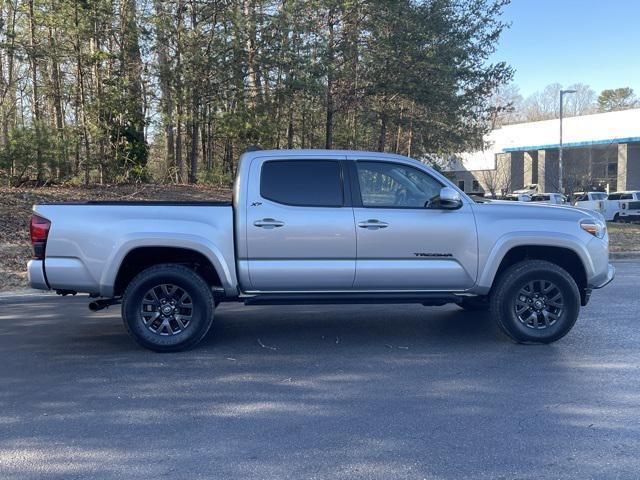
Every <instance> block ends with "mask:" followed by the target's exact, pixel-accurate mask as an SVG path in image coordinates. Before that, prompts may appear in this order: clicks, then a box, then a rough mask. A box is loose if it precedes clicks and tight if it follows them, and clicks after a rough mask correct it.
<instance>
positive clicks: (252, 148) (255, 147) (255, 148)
mask: <svg viewBox="0 0 640 480" xmlns="http://www.w3.org/2000/svg"><path fill="white" fill-rule="evenodd" d="M260 150H262V147H261V146H260V145H255V144H252V145H249V146H248V147H247V148H246V149H245V153H246V152H258V151H260Z"/></svg>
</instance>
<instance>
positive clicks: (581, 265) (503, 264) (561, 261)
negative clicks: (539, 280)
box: [478, 236, 593, 302]
mask: <svg viewBox="0 0 640 480" xmlns="http://www.w3.org/2000/svg"><path fill="white" fill-rule="evenodd" d="M526 259H537V260H547V261H549V262H552V263H554V264H556V265H558V266H559V267H561V268H563V269H564V270H566V271H567V272H568V273H569V274H570V275H571V277H572V278H573V279H574V281H575V282H576V284H577V285H578V289H579V290H580V295H581V297H582V298H581V300H582V302H584V301H585V299H586V296H587V287H588V278H589V276H590V275H591V272H593V265H592V263H591V259H590V257H589V255H588V253H587V251H586V249H585V248H584V247H582V245H581V243H579V241H578V240H577V239H576V240H573V239H567V238H565V237H561V236H558V237H556V238H555V239H553V241H549V240H548V239H547V241H544V240H543V239H540V238H538V239H535V238H532V239H530V241H525V239H511V241H507V242H502V244H501V245H497V246H496V247H495V248H494V249H493V251H492V252H491V254H490V255H489V257H488V259H487V261H486V263H485V268H484V269H483V270H482V272H481V275H480V276H479V281H478V291H479V293H482V294H488V293H489V292H490V290H491V288H492V286H493V285H494V283H495V280H496V279H497V278H498V277H499V275H500V274H501V273H502V272H503V271H504V270H505V269H506V268H508V267H509V266H511V265H513V264H515V263H517V262H520V261H522V260H526Z"/></svg>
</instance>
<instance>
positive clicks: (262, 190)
mask: <svg viewBox="0 0 640 480" xmlns="http://www.w3.org/2000/svg"><path fill="white" fill-rule="evenodd" d="M344 164H345V156H344V155H334V154H330V153H329V154H323V155H322V156H321V157H318V156H315V157H314V156H310V157H305V156H302V155H301V156H300V157H299V158H296V157H293V158H292V157H284V158H273V157H266V158H264V157H257V158H255V159H253V161H252V164H251V167H250V170H249V177H250V178H249V186H248V188H249V191H248V196H247V200H248V201H247V206H246V208H247V211H246V215H247V223H246V228H247V232H246V235H247V237H246V238H247V261H248V271H249V278H250V283H251V288H252V289H253V290H255V291H272V292H273V291H328V290H343V289H348V288H351V287H352V285H353V280H354V275H355V257H356V234H355V225H354V220H353V209H352V207H351V196H350V191H349V185H348V184H347V185H346V187H345V182H344V180H343V179H344V178H345V169H346V167H345V165H344Z"/></svg>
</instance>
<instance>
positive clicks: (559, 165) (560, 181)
mask: <svg viewBox="0 0 640 480" xmlns="http://www.w3.org/2000/svg"><path fill="white" fill-rule="evenodd" d="M566 93H576V91H575V90H560V149H559V150H558V182H559V183H560V185H559V187H560V193H564V186H563V185H562V104H563V101H562V100H563V97H564V95H565V94H566Z"/></svg>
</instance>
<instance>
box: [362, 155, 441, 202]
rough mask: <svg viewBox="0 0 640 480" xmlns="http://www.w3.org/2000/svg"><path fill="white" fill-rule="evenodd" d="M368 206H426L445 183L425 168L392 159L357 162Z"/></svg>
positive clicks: (436, 195) (363, 199) (364, 200)
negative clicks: (429, 173)
mask: <svg viewBox="0 0 640 480" xmlns="http://www.w3.org/2000/svg"><path fill="white" fill-rule="evenodd" d="M356 165H357V169H358V181H359V184H360V194H361V196H362V205H363V206H364V207H377V208H424V207H425V206H427V204H428V203H429V202H430V201H433V200H434V199H436V198H437V197H438V195H439V194H440V189H441V188H442V187H443V185H442V184H441V183H440V182H439V181H438V180H436V179H435V178H433V177H432V176H431V175H428V174H427V173H425V172H422V171H421V170H418V169H416V168H413V167H409V166H407V165H402V164H399V163H389V162H362V161H359V162H356Z"/></svg>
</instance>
